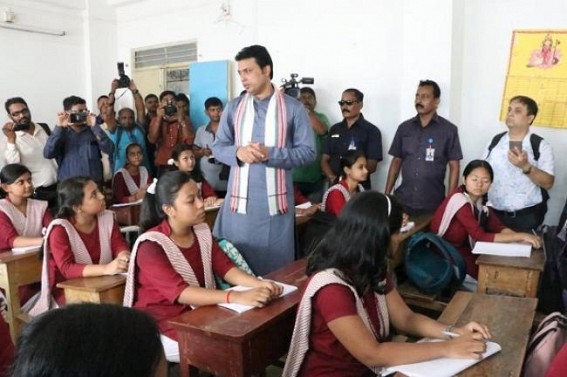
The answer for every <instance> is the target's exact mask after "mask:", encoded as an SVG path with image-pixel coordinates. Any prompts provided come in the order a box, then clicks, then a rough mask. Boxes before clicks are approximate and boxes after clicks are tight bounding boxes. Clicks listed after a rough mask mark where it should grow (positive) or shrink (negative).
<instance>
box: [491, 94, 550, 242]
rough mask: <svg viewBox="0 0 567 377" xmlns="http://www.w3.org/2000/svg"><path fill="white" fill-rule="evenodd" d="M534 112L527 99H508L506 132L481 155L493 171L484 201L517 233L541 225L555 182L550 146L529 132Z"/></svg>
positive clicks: (532, 103) (533, 102) (517, 97)
mask: <svg viewBox="0 0 567 377" xmlns="http://www.w3.org/2000/svg"><path fill="white" fill-rule="evenodd" d="M537 112H538V106H537V104H536V102H535V101H534V100H533V99H531V98H529V97H526V96H515V97H513V98H512V99H510V103H509V106H508V113H507V116H506V126H507V127H508V132H504V133H501V134H498V135H496V136H495V137H494V138H493V139H492V140H491V142H490V143H489V144H488V147H487V148H486V150H485V153H484V154H483V157H484V159H485V160H487V161H488V162H489V163H490V164H491V165H492V168H493V169H494V181H493V182H492V187H491V188H490V191H489V192H488V200H489V202H490V203H491V204H492V206H493V208H494V209H495V212H496V214H497V215H498V217H499V218H500V220H501V221H502V223H504V224H505V225H506V226H507V227H509V228H511V229H513V230H515V231H518V232H530V231H533V230H534V229H536V228H537V227H538V226H539V225H541V224H542V223H543V220H544V218H545V213H546V212H547V199H549V195H548V193H547V190H549V189H551V187H552V186H553V183H554V180H555V177H554V170H555V168H554V158H553V150H552V148H551V145H550V144H549V143H548V142H547V141H545V140H544V139H543V138H542V137H541V136H538V135H536V134H533V133H532V132H531V131H530V126H531V124H532V123H533V121H534V119H535V117H536V115H537Z"/></svg>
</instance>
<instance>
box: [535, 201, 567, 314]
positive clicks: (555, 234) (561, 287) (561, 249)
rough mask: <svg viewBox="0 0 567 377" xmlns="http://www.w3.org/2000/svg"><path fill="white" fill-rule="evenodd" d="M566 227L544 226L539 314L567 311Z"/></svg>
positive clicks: (560, 224)
mask: <svg viewBox="0 0 567 377" xmlns="http://www.w3.org/2000/svg"><path fill="white" fill-rule="evenodd" d="M566 204H567V203H566ZM566 207H567V205H566ZM565 225H567V224H565V222H563V223H559V226H547V225H544V226H543V228H542V241H543V250H544V252H545V265H544V267H543V274H542V277H541V284H540V286H539V291H538V299H539V302H538V311H539V312H543V313H551V312H554V311H560V312H563V311H564V310H565V309H567V308H565V303H564V299H563V293H564V292H567V240H566V239H565V234H562V229H563V227H564V226H565Z"/></svg>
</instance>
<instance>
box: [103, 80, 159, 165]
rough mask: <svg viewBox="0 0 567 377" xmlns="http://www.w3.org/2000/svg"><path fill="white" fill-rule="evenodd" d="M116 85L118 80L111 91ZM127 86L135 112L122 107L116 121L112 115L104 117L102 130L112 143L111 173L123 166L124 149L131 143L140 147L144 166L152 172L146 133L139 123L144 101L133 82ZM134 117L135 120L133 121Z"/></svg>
mask: <svg viewBox="0 0 567 377" xmlns="http://www.w3.org/2000/svg"><path fill="white" fill-rule="evenodd" d="M118 83H119V82H118V80H113V82H112V89H115V88H117V87H118ZM128 85H129V89H130V91H131V92H132V95H133V96H134V104H135V106H136V112H135V113H134V110H132V109H131V108H129V107H123V108H122V109H120V110H119V111H118V119H116V118H115V117H114V114H113V113H109V114H108V115H106V116H105V117H104V123H105V125H106V127H103V128H104V129H106V131H107V132H108V136H109V137H110V140H112V142H113V143H114V156H113V157H114V158H113V161H114V167H113V171H114V172H116V171H118V170H119V169H121V168H122V167H123V166H124V164H125V163H126V148H127V147H128V145H130V144H132V143H136V144H139V145H140V146H141V147H142V152H143V154H144V166H145V167H146V169H148V170H149V171H152V169H151V168H150V160H149V157H148V151H147V148H146V132H145V130H144V127H143V126H142V124H141V123H140V121H142V122H143V120H144V116H145V114H144V113H145V109H144V100H143V98H142V95H141V94H140V92H139V91H138V88H137V87H136V84H135V83H134V80H130V82H129V84H128ZM135 116H136V118H137V119H135Z"/></svg>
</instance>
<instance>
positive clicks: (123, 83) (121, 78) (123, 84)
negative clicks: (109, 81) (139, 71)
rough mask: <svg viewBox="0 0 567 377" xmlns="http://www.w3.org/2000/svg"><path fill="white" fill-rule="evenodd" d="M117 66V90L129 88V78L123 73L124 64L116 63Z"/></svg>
mask: <svg viewBox="0 0 567 377" xmlns="http://www.w3.org/2000/svg"><path fill="white" fill-rule="evenodd" d="M116 65H117V66H118V87H119V88H129V87H130V77H128V75H126V73H124V63H123V62H119V63H116Z"/></svg>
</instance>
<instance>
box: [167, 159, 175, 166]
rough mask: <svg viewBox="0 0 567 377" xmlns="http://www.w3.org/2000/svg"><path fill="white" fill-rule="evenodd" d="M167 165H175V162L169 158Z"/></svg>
mask: <svg viewBox="0 0 567 377" xmlns="http://www.w3.org/2000/svg"><path fill="white" fill-rule="evenodd" d="M167 164H168V165H175V160H174V159H173V158H170V159H169V160H167Z"/></svg>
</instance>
